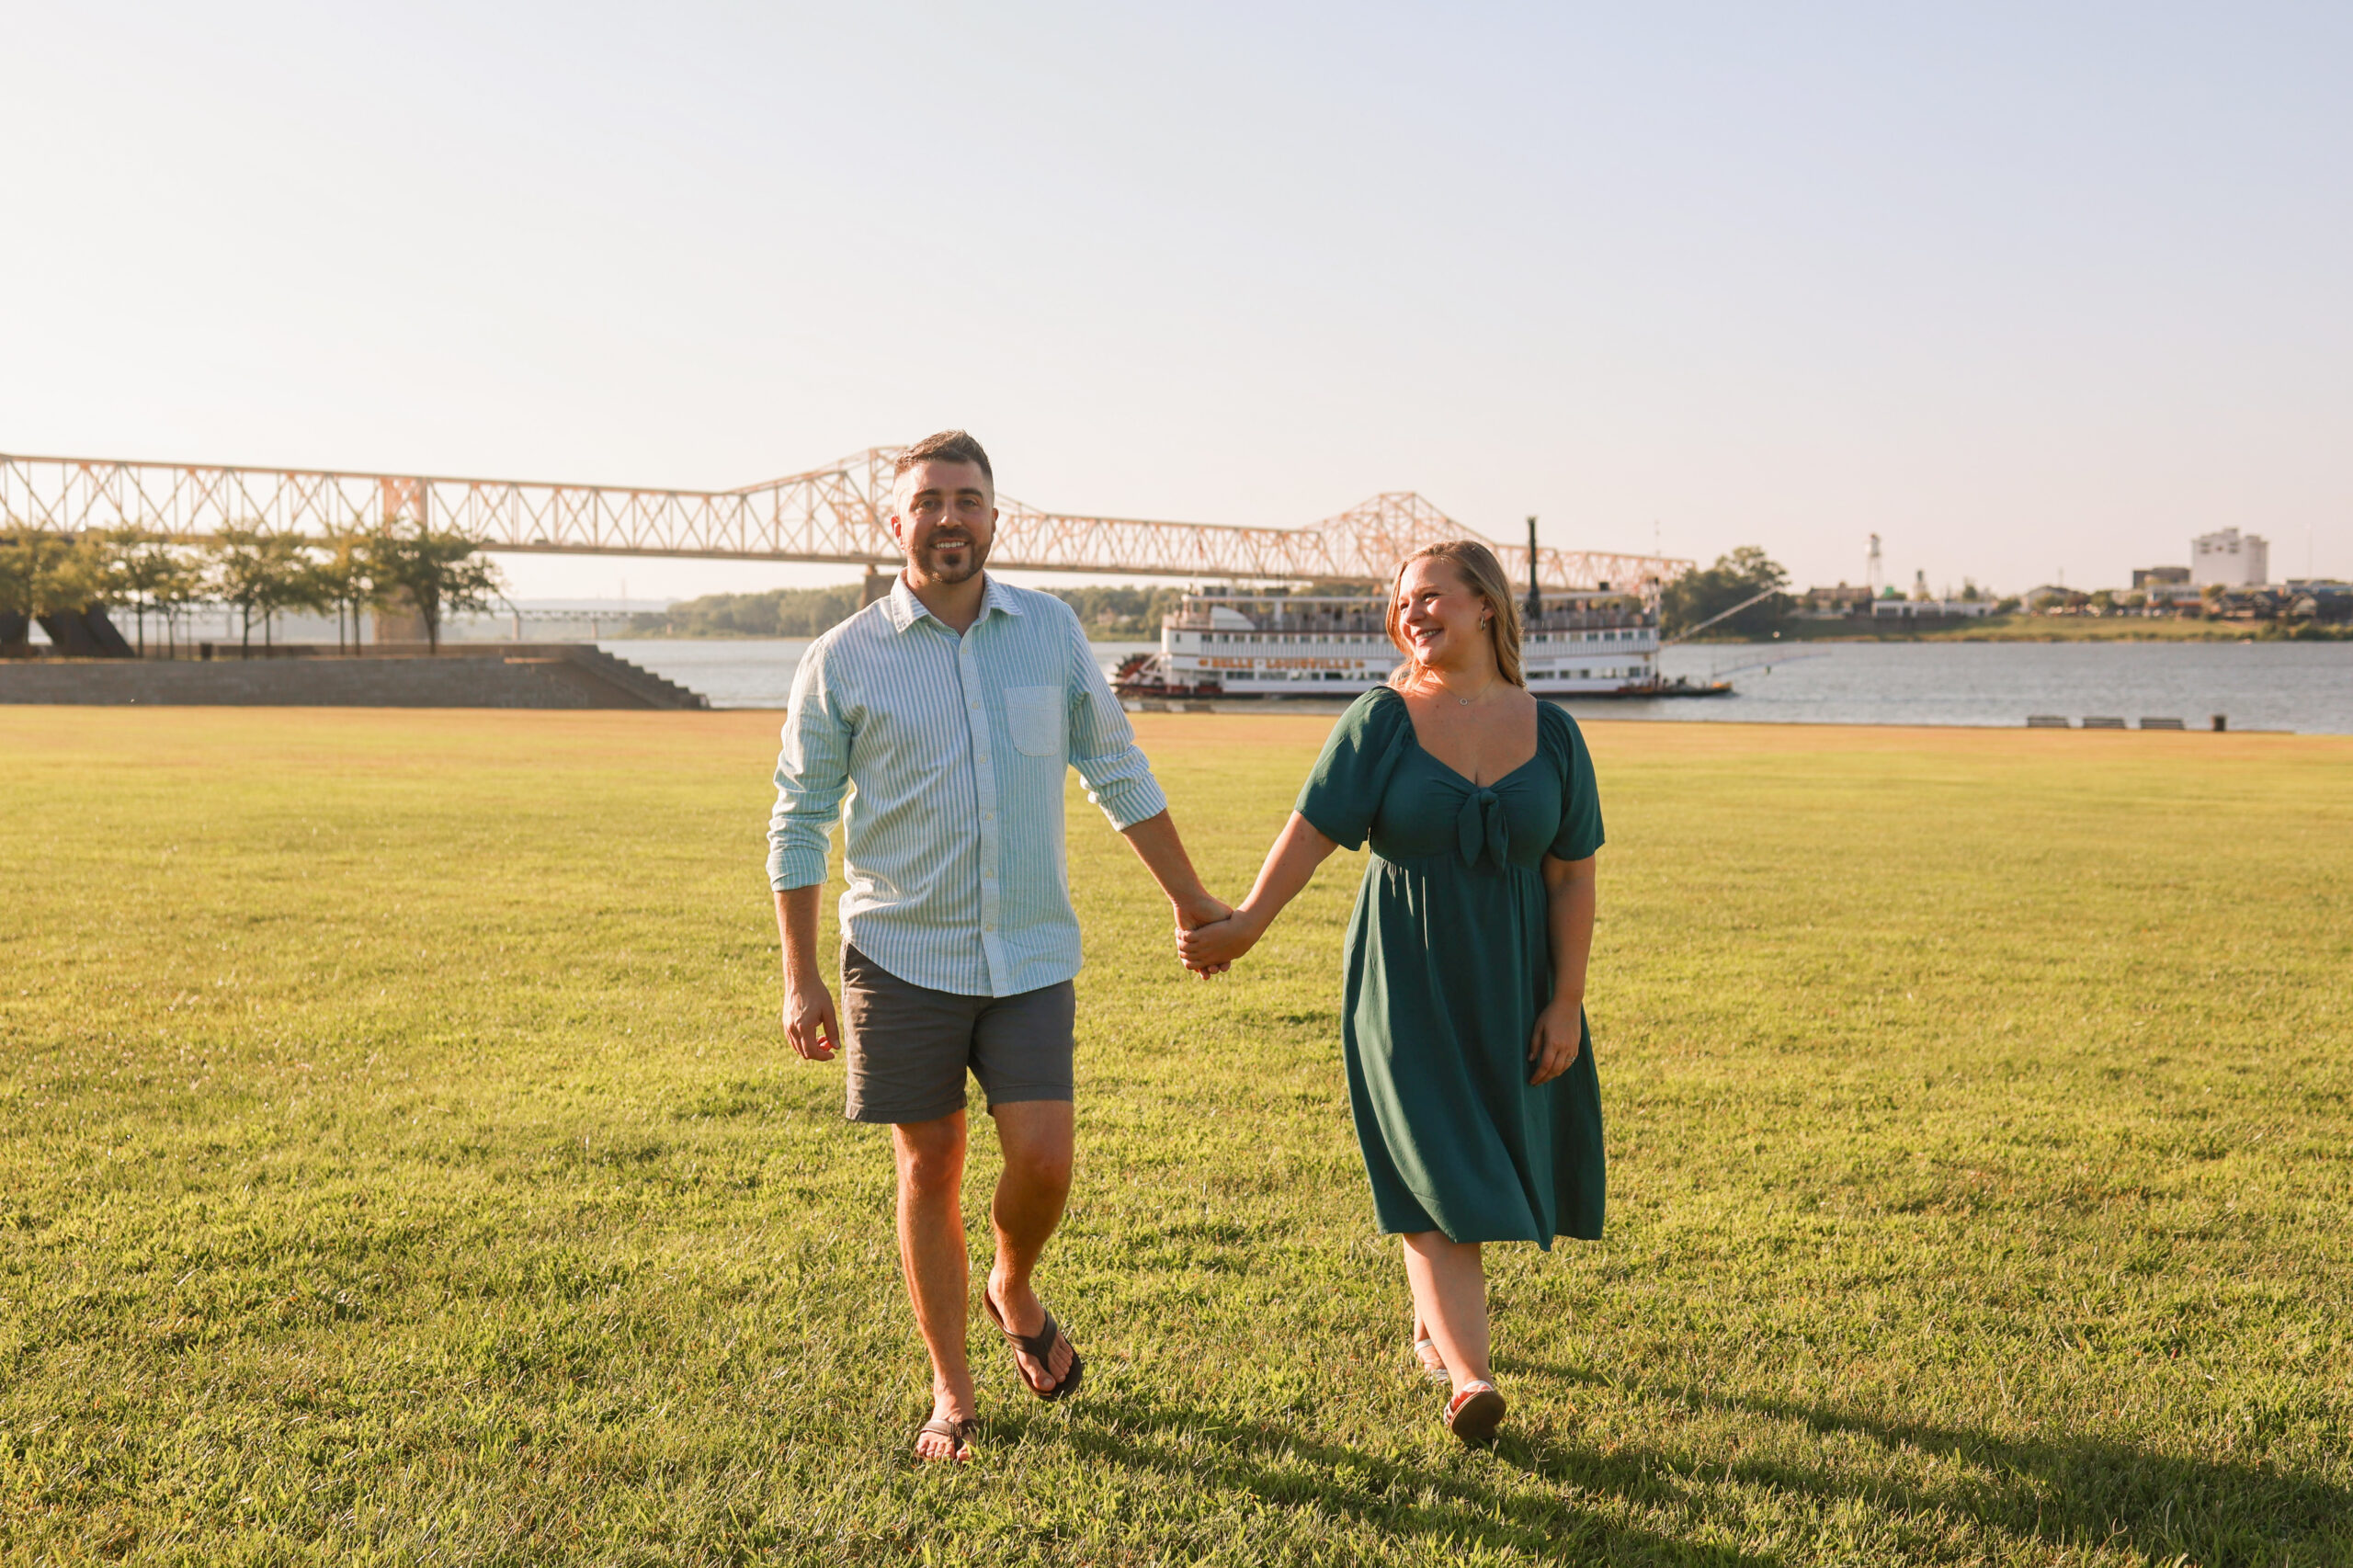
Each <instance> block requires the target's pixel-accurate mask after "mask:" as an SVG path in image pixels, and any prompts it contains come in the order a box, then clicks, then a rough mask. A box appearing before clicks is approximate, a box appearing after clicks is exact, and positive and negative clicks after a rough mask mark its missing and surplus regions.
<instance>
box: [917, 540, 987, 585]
mask: <svg viewBox="0 0 2353 1568" xmlns="http://www.w3.org/2000/svg"><path fill="white" fill-rule="evenodd" d="M962 548H963V553H964V563H963V564H962V565H961V566H946V565H942V564H941V563H940V559H939V557H940V549H939V546H938V544H936V543H933V544H926V545H925V546H924V548H923V572H924V575H925V576H926V577H929V578H931V579H932V580H933V581H934V582H938V583H962V582H968V581H970V580H971V578H972V574H974V573H976V572H978V571H979V570H980V569H981V563H982V562H984V561H986V560H987V559H988V554H989V547H988V546H987V545H986V544H984V543H983V542H982V541H981V540H978V539H973V540H972V541H971V542H970V543H968V544H966V545H964V546H963V547H962Z"/></svg>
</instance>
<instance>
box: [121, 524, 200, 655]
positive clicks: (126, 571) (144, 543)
mask: <svg viewBox="0 0 2353 1568" xmlns="http://www.w3.org/2000/svg"><path fill="white" fill-rule="evenodd" d="M100 549H101V550H102V551H103V552H104V555H105V576H104V585H105V589H106V597H107V598H108V601H110V602H112V603H116V604H128V605H129V606H130V607H131V617H132V620H133V623H134V625H135V627H136V628H137V634H138V639H139V652H140V653H142V654H144V653H146V652H147V612H148V611H149V610H154V611H156V612H157V613H158V614H160V615H162V616H163V617H164V623H165V629H166V631H169V630H171V628H172V626H173V620H174V618H175V616H176V614H177V612H178V610H179V608H180V607H181V606H182V605H185V604H186V603H188V600H190V599H192V598H194V597H196V596H197V594H198V593H199V591H200V588H201V582H200V579H199V574H198V573H197V571H196V569H195V568H194V567H192V566H191V565H190V564H189V563H188V559H187V557H186V555H185V554H184V553H182V552H181V551H179V550H177V549H176V548H175V547H174V546H173V544H172V542H171V540H169V539H167V538H165V536H164V535H162V534H159V533H155V532H153V531H152V530H150V529H146V528H138V527H135V526H134V527H131V528H118V529H116V530H115V531H113V532H112V533H109V534H107V535H105V536H103V538H102V540H101V542H100ZM174 643H175V646H176V643H177V639H176V638H175V639H174Z"/></svg>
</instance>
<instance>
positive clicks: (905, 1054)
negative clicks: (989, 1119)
mask: <svg viewBox="0 0 2353 1568" xmlns="http://www.w3.org/2000/svg"><path fill="white" fill-rule="evenodd" d="M841 1013H842V1033H843V1035H844V1036H845V1037H846V1038H845V1041H844V1043H845V1044H846V1045H847V1047H848V1051H847V1060H848V1064H849V1073H848V1079H849V1108H848V1109H847V1111H846V1112H845V1113H844V1114H845V1115H847V1117H848V1118H849V1119H850V1120H852V1121H884V1122H902V1121H936V1120H938V1119H939V1118H941V1117H943V1116H949V1115H952V1114H954V1113H955V1112H957V1111H960V1110H962V1109H963V1108H964V1074H965V1072H966V1070H967V1069H969V1070H970V1071H971V1072H972V1076H973V1077H975V1078H978V1079H979V1080H980V1081H981V1092H982V1093H983V1094H985V1095H987V1096H988V1101H989V1108H990V1109H992V1110H994V1109H995V1108H997V1107H998V1106H1000V1105H1004V1104H1006V1103H1007V1102H1009V1101H1013V1100H1067V1099H1069V1098H1071V1097H1072V1096H1071V1054H1072V1050H1073V1045H1074V1040H1073V1032H1074V1028H1076V1025H1077V1022H1078V992H1077V989H1076V988H1075V987H1074V986H1073V985H1072V984H1071V983H1070V982H1069V981H1067V980H1065V981H1063V983H1061V984H1059V985H1044V986H1040V987H1039V988H1038V989H1037V990H1035V991H1024V992H1021V993H1020V994H1017V995H1013V996H964V995H960V994H957V993H956V992H953V991H933V990H929V989H927V988H926V987H924V986H921V985H911V984H909V983H907V982H905V981H904V980H901V979H900V978H899V977H898V976H897V975H895V974H892V972H891V971H889V970H886V969H884V968H883V967H882V966H881V964H879V963H876V962H875V961H874V960H872V959H870V958H868V957H867V956H866V955H865V954H864V953H861V952H859V951H858V949H856V948H853V947H851V946H850V945H849V944H848V943H847V942H844V943H843V944H842V1009H841Z"/></svg>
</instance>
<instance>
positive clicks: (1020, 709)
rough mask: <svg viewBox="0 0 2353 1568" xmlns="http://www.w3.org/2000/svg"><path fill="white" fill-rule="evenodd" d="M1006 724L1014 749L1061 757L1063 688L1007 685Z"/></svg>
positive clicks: (1029, 753) (1024, 754)
mask: <svg viewBox="0 0 2353 1568" xmlns="http://www.w3.org/2000/svg"><path fill="white" fill-rule="evenodd" d="M1005 724H1006V729H1008V730H1010V731H1012V732H1013V744H1014V748H1015V749H1016V750H1017V751H1019V752H1020V753H1021V754H1022V755H1023V756H1061V755H1062V749H1063V688H1062V687H1058V686H1008V687H1006V688H1005Z"/></svg>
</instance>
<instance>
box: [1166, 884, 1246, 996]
mask: <svg viewBox="0 0 2353 1568" xmlns="http://www.w3.org/2000/svg"><path fill="white" fill-rule="evenodd" d="M1169 907H1170V908H1171V909H1173V910H1174V911H1175V912H1176V947H1177V952H1178V955H1179V961H1181V962H1183V963H1184V965H1185V967H1186V968H1187V969H1189V970H1191V971H1193V972H1194V973H1195V974H1198V975H1199V976H1200V977H1201V978H1202V979H1203V980H1207V979H1209V978H1210V977H1211V975H1213V974H1223V973H1224V972H1225V971H1226V968H1227V966H1226V965H1224V964H1222V963H1218V964H1211V965H1209V966H1207V967H1204V966H1202V965H1200V964H1197V963H1194V962H1193V961H1192V960H1189V959H1185V958H1183V956H1182V955H1183V952H1184V946H1185V936H1186V933H1188V932H1190V931H1198V930H1199V929H1200V928H1201V927H1202V926H1214V925H1217V924H1218V923H1219V922H1220V921H1222V920H1225V919H1227V918H1228V917H1230V916H1231V915H1233V906H1232V905H1230V904H1228V903H1226V902H1225V901H1224V900H1223V899H1220V898H1212V897H1211V896H1210V894H1209V893H1208V892H1198V893H1195V894H1193V895H1191V896H1189V897H1188V898H1183V899H1177V900H1174V901H1172V902H1171V903H1170V906H1169Z"/></svg>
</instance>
